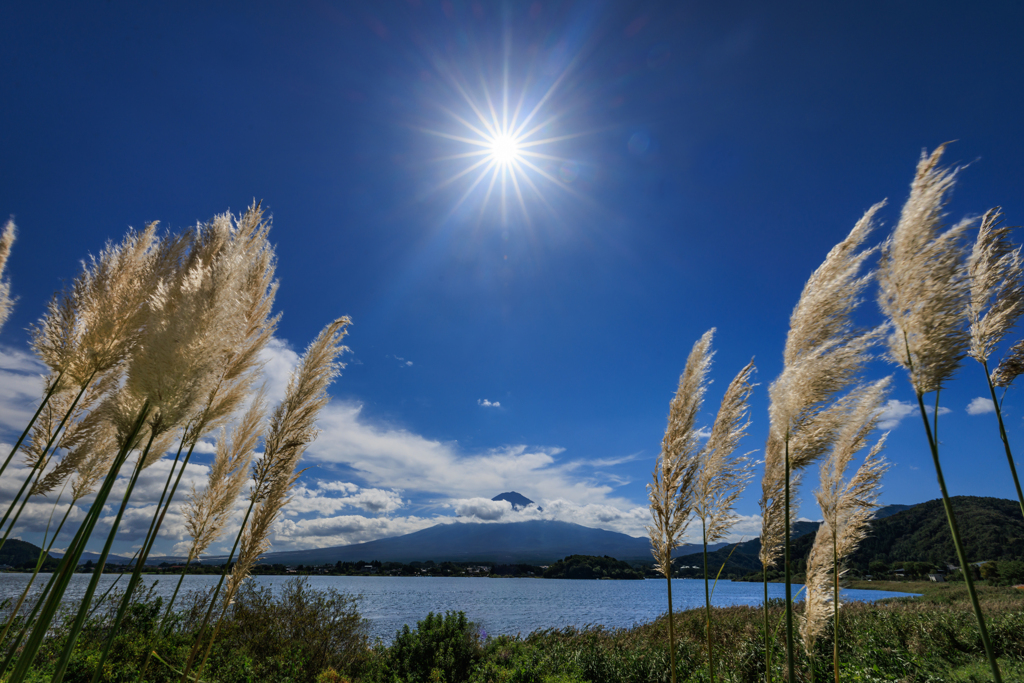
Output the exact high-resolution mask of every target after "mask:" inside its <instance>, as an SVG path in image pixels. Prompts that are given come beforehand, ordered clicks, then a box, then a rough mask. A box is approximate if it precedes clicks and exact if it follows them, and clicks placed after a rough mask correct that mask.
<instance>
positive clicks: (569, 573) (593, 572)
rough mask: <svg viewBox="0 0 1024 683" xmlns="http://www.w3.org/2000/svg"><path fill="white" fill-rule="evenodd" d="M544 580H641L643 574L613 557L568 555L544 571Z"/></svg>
mask: <svg viewBox="0 0 1024 683" xmlns="http://www.w3.org/2000/svg"><path fill="white" fill-rule="evenodd" d="M544 578H545V579H642V578H644V575H643V572H641V571H638V570H636V569H634V568H633V567H631V566H629V565H628V564H626V563H625V562H622V561H621V560H616V559H615V558H614V557H608V556H607V555H605V556H604V557H594V556H593V555H570V556H569V557H567V558H565V559H563V560H559V561H558V562H555V563H554V564H553V565H551V566H550V567H548V568H547V569H545V570H544Z"/></svg>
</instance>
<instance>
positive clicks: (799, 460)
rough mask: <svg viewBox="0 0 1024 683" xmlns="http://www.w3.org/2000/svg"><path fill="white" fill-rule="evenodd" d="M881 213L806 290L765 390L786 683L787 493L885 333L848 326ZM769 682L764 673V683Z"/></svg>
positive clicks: (765, 495) (770, 522) (766, 521)
mask: <svg viewBox="0 0 1024 683" xmlns="http://www.w3.org/2000/svg"><path fill="white" fill-rule="evenodd" d="M881 206H882V205H881V204H876V205H875V206H873V207H871V209H869V210H868V211H867V213H865V215H864V216H863V217H862V218H861V219H860V220H859V221H858V222H857V224H856V225H855V226H854V227H853V230H851V231H850V234H849V235H848V236H847V237H846V239H844V240H843V241H842V242H840V243H839V244H837V245H836V246H835V247H833V248H832V250H831V251H830V252H829V253H828V255H827V256H826V257H825V261H824V262H823V263H822V264H821V265H820V266H819V267H818V269H817V270H815V272H814V273H813V274H812V275H811V277H810V279H809V280H808V281H807V284H806V285H804V289H803V292H802V293H801V295H800V299H799V301H798V303H797V305H796V307H795V308H794V309H793V313H792V315H791V316H790V326H789V333H788V335H787V337H786V346H785V350H784V353H783V362H784V365H783V370H782V373H781V374H780V375H779V377H778V378H777V379H776V380H775V381H774V382H773V383H772V384H771V386H770V387H769V398H770V400H771V403H770V406H769V432H768V441H767V443H766V445H765V472H764V477H763V478H762V482H761V499H760V508H761V516H762V528H761V551H760V559H761V564H762V567H763V571H764V578H765V586H764V590H765V596H766V597H765V607H764V637H765V648H766V650H768V648H769V646H770V643H769V638H770V633H769V624H768V610H767V594H768V586H767V572H768V568H769V567H771V566H773V565H774V564H775V562H777V561H778V560H779V556H780V555H782V559H783V563H784V571H785V576H786V663H787V670H788V673H789V680H791V681H794V680H796V665H795V660H794V641H793V594H792V585H791V574H790V549H789V541H790V531H789V530H790V527H791V524H792V515H793V513H794V511H795V510H796V507H797V506H796V504H795V500H794V496H793V494H792V491H793V489H794V488H796V487H797V486H798V484H799V482H800V474H801V470H803V469H804V468H806V467H807V466H809V465H811V464H812V463H814V462H816V461H817V460H818V459H820V458H821V457H822V456H824V455H825V453H827V452H828V449H829V448H830V447H831V445H832V443H833V441H834V440H835V436H836V433H837V431H838V430H839V428H840V426H841V424H842V417H843V413H844V411H845V410H846V405H845V403H844V402H842V401H839V402H836V401H835V399H836V397H837V396H839V395H840V394H841V393H842V392H843V391H844V390H846V389H847V388H848V387H849V386H850V385H851V384H853V383H854V382H855V381H856V379H857V376H858V375H859V374H860V372H861V371H862V370H863V367H864V365H865V364H866V363H867V361H868V360H869V359H870V357H871V356H870V349H871V348H872V347H873V346H874V345H875V344H876V343H877V342H878V340H879V338H880V337H881V335H882V334H883V331H884V329H883V328H877V329H874V330H868V331H866V332H865V331H862V330H859V329H857V328H856V327H855V326H854V325H853V320H852V317H853V313H854V311H855V309H856V307H857V306H858V305H859V303H860V298H861V294H862V292H863V291H864V288H865V287H866V286H867V284H868V283H869V282H870V281H871V275H870V274H864V273H863V272H862V271H863V269H864V263H865V261H866V260H867V259H868V257H869V256H870V255H871V254H872V253H873V250H872V249H864V248H863V244H864V241H865V240H866V238H867V236H868V235H869V234H870V232H871V230H872V227H873V226H872V221H873V218H874V215H875V213H876V212H877V211H878V209H879V208H881ZM780 546H781V547H780ZM768 675H769V674H768V672H767V669H766V673H765V676H766V680H767V677H768Z"/></svg>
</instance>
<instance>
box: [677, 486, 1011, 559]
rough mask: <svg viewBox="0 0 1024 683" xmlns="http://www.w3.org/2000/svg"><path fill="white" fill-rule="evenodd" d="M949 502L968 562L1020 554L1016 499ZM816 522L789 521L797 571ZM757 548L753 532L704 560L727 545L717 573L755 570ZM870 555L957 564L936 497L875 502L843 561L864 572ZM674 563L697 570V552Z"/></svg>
mask: <svg viewBox="0 0 1024 683" xmlns="http://www.w3.org/2000/svg"><path fill="white" fill-rule="evenodd" d="M950 502H951V504H952V506H953V511H954V512H955V513H956V519H957V525H958V526H959V528H960V536H961V538H962V540H963V543H964V550H965V552H966V553H967V557H968V558H969V559H970V561H971V562H982V561H987V560H1021V559H1024V519H1021V514H1020V506H1019V504H1018V503H1017V501H1015V500H1003V499H1001V498H980V497H975V496H954V497H953V498H952V499H951V501H950ZM817 526H818V523H817V522H798V523H797V524H796V525H795V526H794V528H793V536H792V538H793V543H792V544H791V545H790V554H791V557H792V558H793V561H794V571H797V572H802V571H803V567H804V562H805V561H806V559H807V556H808V555H810V552H811V546H812V545H813V544H814V534H813V533H810V532H812V531H815V530H816V529H817ZM760 549H761V546H760V542H759V541H758V539H756V538H755V539H753V540H752V541H747V542H746V543H740V544H739V545H738V546H736V549H735V551H732V548H731V547H729V548H723V549H722V550H719V551H717V552H715V553H709V555H708V565H709V566H710V567H711V568H712V569H713V570H714V571H718V567H719V566H721V564H722V562H724V561H725V560H726V558H727V557H728V556H729V553H730V551H732V556H731V557H730V558H729V560H728V564H727V565H726V568H725V570H724V571H723V576H726V575H729V574H734V575H737V576H742V575H745V574H750V573H757V574H760V572H761V563H760V562H759V561H758V557H757V554H758V552H759V551H760ZM876 561H877V562H884V563H885V564H887V565H894V566H899V564H900V563H902V562H927V563H930V564H933V565H935V566H937V567H940V568H945V567H946V566H947V565H959V564H960V563H959V562H958V561H957V559H956V550H955V549H954V548H953V539H952V537H951V536H950V533H949V525H948V522H947V521H946V513H945V509H944V508H943V505H942V500H941V499H937V500H930V501H928V502H926V503H919V504H917V505H889V506H886V507H883V508H879V514H878V515H876V517H875V519H874V521H873V522H872V523H871V529H870V531H869V532H868V537H867V538H866V539H865V540H864V541H863V542H862V543H861V544H860V547H859V548H858V549H857V551H856V552H855V553H853V555H851V556H850V557H849V558H848V559H847V561H846V566H847V567H849V568H850V569H852V570H854V571H855V572H858V573H862V574H863V573H867V572H869V571H870V565H871V563H872V562H876ZM678 564H680V565H683V566H691V567H697V568H700V571H701V572H703V566H704V565H703V563H702V559H701V556H700V555H687V556H684V557H682V558H680V559H679V561H678ZM690 571H691V572H694V571H696V570H690Z"/></svg>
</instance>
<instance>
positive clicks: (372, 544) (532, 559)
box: [206, 520, 693, 565]
mask: <svg viewBox="0 0 1024 683" xmlns="http://www.w3.org/2000/svg"><path fill="white" fill-rule="evenodd" d="M687 550H688V551H689V552H693V546H689V547H688V548H681V549H680V550H679V551H678V552H686V551H687ZM569 555H597V556H599V557H600V556H604V555H608V556H610V557H614V558H615V559H618V560H626V561H631V562H650V561H652V560H651V542H650V540H649V539H647V538H634V537H633V536H627V535H626V534H620V533H617V532H615V531H605V530H604V529H591V528H590V527H585V526H581V525H579V524H572V523H570V522H555V521H546V520H533V521H529V522H509V523H494V524H483V523H459V524H438V525H436V526H432V527H429V528H427V529H422V530H420V531H416V532H413V533H411V534H406V535H404V536H395V537H392V538H382V539H379V540H376V541H369V542H367V543H355V544H352V545H343V546H335V547H332V548H320V549H316V550H295V551H290V552H277V553H267V554H266V555H265V556H264V558H263V562H264V563H266V564H288V565H293V564H326V563H331V564H333V563H335V562H358V561H372V560H380V561H381V562H415V561H421V562H425V561H427V560H434V561H435V562H443V561H453V562H476V561H479V562H497V563H503V564H516V563H526V564H550V563H553V562H555V561H556V560H560V559H561V558H563V557H567V556H569ZM206 561H207V562H211V561H214V558H210V559H208V560H206Z"/></svg>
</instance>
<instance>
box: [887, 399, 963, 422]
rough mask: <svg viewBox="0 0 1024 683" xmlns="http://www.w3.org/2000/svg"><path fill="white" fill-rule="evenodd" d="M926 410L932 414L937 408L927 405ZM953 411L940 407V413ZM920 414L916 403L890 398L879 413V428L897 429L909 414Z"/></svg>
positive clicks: (944, 413) (945, 413)
mask: <svg viewBox="0 0 1024 683" xmlns="http://www.w3.org/2000/svg"><path fill="white" fill-rule="evenodd" d="M925 411H927V412H928V414H929V415H931V414H933V413H934V412H935V409H934V408H933V407H931V406H925ZM951 412H952V411H951V410H950V409H949V408H946V407H945V406H940V407H939V415H948V414H949V413H951ZM919 414H920V411H919V410H918V408H917V406H915V405H914V404H912V403H910V402H908V401H900V400H897V399H894V398H892V399H889V401H888V402H887V403H886V404H885V407H884V408H882V412H881V414H880V415H879V418H878V428H879V429H885V430H888V429H895V428H896V427H897V426H899V424H900V422H902V421H903V418H905V417H907V416H909V415H919Z"/></svg>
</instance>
